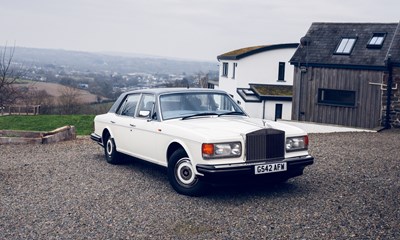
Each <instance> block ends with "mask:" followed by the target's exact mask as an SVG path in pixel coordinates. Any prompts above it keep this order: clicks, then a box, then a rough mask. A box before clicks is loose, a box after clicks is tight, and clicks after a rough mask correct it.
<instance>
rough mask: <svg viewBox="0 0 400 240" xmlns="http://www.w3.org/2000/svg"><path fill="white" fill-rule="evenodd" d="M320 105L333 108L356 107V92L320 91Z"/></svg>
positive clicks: (322, 89) (321, 89)
mask: <svg viewBox="0 0 400 240" xmlns="http://www.w3.org/2000/svg"><path fill="white" fill-rule="evenodd" d="M318 103H319V104H325V105H333V106H343V107H355V106H356V92H355V91H349V90H337V89H324V88H320V89H318Z"/></svg>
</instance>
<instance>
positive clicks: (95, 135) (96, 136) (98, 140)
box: [90, 133, 103, 146]
mask: <svg viewBox="0 0 400 240" xmlns="http://www.w3.org/2000/svg"><path fill="white" fill-rule="evenodd" d="M90 139H92V140H93V141H95V142H96V143H98V144H99V145H100V146H103V141H102V139H101V136H99V135H98V134H96V133H92V134H90Z"/></svg>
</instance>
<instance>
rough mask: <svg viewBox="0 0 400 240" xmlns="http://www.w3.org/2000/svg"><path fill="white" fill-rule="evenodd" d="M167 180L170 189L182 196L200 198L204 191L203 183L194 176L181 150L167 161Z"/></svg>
mask: <svg viewBox="0 0 400 240" xmlns="http://www.w3.org/2000/svg"><path fill="white" fill-rule="evenodd" d="M168 180H169V182H170V184H171V186H172V188H173V189H174V190H175V191H176V192H178V193H180V194H183V195H188V196H200V195H202V194H203V193H204V190H205V183H204V182H202V181H201V179H199V178H198V177H197V176H196V175H195V173H194V170H193V165H192V163H191V161H190V159H189V158H188V156H187V154H186V152H185V150H183V149H178V150H177V151H175V152H174V153H173V154H172V155H171V157H170V159H169V161H168Z"/></svg>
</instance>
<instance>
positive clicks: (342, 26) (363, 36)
mask: <svg viewBox="0 0 400 240" xmlns="http://www.w3.org/2000/svg"><path fill="white" fill-rule="evenodd" d="M398 28H400V27H399V23H322V22H317V23H313V24H312V25H311V27H310V28H309V30H308V32H307V34H306V35H305V37H304V38H302V40H301V42H302V44H301V45H299V47H298V48H297V50H296V52H295V53H294V55H293V57H292V58H291V59H290V63H291V64H293V65H298V64H299V63H300V64H301V65H309V66H312V65H322V66H323V65H336V66H338V65H341V66H347V67H361V68H363V67H366V68H372V69H373V68H377V69H379V68H382V67H384V66H385V60H386V57H387V55H388V54H390V55H391V59H392V61H393V62H395V63H399V64H400V29H398ZM374 33H385V34H386V37H385V40H384V42H383V45H382V47H381V48H368V47H367V44H368V42H369V41H370V39H371V38H372V36H373V34H374ZM346 37H348V38H353V37H354V38H356V42H355V45H354V48H353V50H352V52H351V53H350V54H349V55H338V54H334V51H335V50H336V48H337V46H338V44H339V43H340V41H341V39H342V38H346Z"/></svg>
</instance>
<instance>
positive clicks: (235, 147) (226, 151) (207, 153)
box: [201, 142, 242, 159]
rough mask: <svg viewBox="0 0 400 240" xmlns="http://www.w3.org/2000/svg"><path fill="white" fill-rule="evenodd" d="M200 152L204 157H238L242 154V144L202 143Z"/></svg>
mask: <svg viewBox="0 0 400 240" xmlns="http://www.w3.org/2000/svg"><path fill="white" fill-rule="evenodd" d="M201 152H202V154H203V158H204V159H210V158H226V157H240V156H241V155H242V144H241V143H240V142H231V143H203V145H202V146H201Z"/></svg>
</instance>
